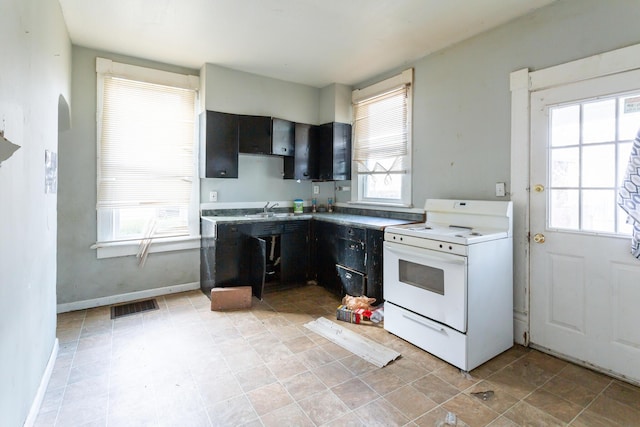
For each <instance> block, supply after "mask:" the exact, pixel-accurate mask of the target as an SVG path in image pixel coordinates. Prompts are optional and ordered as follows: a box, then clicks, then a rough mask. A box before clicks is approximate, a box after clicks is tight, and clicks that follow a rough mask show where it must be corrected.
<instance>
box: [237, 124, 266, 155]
mask: <svg viewBox="0 0 640 427" xmlns="http://www.w3.org/2000/svg"><path fill="white" fill-rule="evenodd" d="M238 140H239V146H240V152H241V153H246V154H271V117H264V116H245V115H241V116H238Z"/></svg>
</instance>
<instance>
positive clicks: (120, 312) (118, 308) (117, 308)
mask: <svg viewBox="0 0 640 427" xmlns="http://www.w3.org/2000/svg"><path fill="white" fill-rule="evenodd" d="M157 309H158V302H157V301H156V300H155V299H147V300H144V301H134V302H130V303H128V304H121V305H114V306H111V318H112V319H117V318H119V317H124V316H129V315H130V314H137V313H142V312H143V311H150V310H157Z"/></svg>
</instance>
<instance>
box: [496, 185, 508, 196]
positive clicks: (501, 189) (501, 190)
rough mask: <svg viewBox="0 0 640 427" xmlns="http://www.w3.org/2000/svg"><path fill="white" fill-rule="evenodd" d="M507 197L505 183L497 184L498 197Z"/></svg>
mask: <svg viewBox="0 0 640 427" xmlns="http://www.w3.org/2000/svg"><path fill="white" fill-rule="evenodd" d="M506 195H507V191H506V190H505V183H504V182H496V197H504V196H506Z"/></svg>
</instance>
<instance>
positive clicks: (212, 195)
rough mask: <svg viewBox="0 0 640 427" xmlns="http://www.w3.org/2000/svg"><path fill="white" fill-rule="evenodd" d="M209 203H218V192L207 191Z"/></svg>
mask: <svg viewBox="0 0 640 427" xmlns="http://www.w3.org/2000/svg"><path fill="white" fill-rule="evenodd" d="M209 201H210V202H217V201H218V192H217V191H209Z"/></svg>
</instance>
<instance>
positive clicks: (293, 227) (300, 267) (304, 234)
mask: <svg viewBox="0 0 640 427" xmlns="http://www.w3.org/2000/svg"><path fill="white" fill-rule="evenodd" d="M280 256H281V262H282V269H281V281H282V283H296V284H301V285H303V284H305V283H306V281H307V278H308V276H309V222H308V221H290V222H286V223H285V225H284V231H283V234H282V236H281V246H280Z"/></svg>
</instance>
